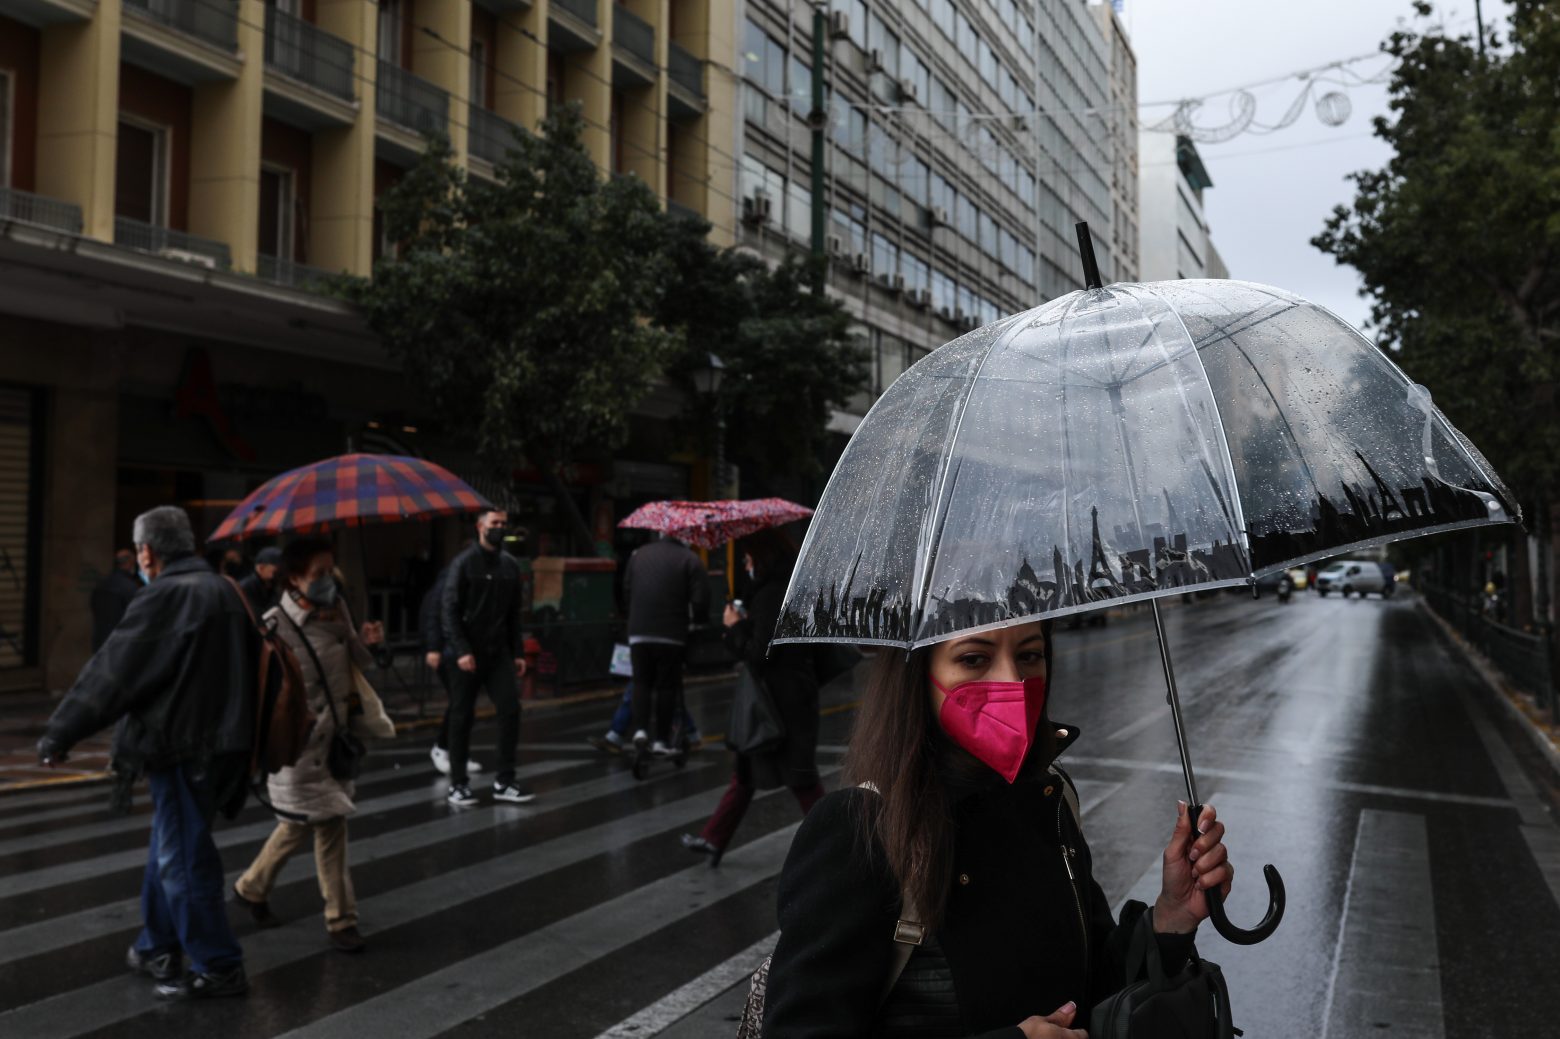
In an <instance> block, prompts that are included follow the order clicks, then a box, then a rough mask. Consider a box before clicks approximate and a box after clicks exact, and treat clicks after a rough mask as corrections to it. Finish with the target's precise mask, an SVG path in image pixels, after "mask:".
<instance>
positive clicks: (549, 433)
mask: <svg viewBox="0 0 1560 1039" xmlns="http://www.w3.org/2000/svg"><path fill="white" fill-rule="evenodd" d="M582 125H583V122H582V119H581V117H580V115H579V112H578V109H577V108H576V107H574V106H559V107H558V108H556V109H555V110H554V112H553V114H552V115H551V116H549V118H548V119H547V121H546V122H545V123H544V124H543V126H542V132H541V133H540V134H538V135H531V134H519V135H517V136H516V138H515V140H514V142H513V144H512V146H511V148H510V150H509V153H508V156H507V157H506V158H505V160H504V161H503V162H501V163H500V164H499V165H498V168H497V181H496V183H487V182H484V181H481V180H477V179H471V178H468V177H467V176H466V174H465V173H464V172H463V171H462V170H460V169H459V168H458V167H456V166H455V165H454V164H453V163H452V161H451V153H450V148H449V145H448V143H447V142H445V141H440V140H435V141H432V142H431V143H430V146H429V148H428V150H427V152H426V154H425V155H424V156H423V158H422V160H421V161H420V162H419V163H418V164H417V166H416V167H415V168H413V169H412V170H411V171H409V172H408V174H407V175H406V176H405V178H403V179H402V180H401V182H400V183H399V184H397V185H396V187H395V188H394V190H392V191H391V192H389V193H388V195H387V197H386V198H385V199H384V202H383V203H382V205H383V211H384V219H385V227H386V231H387V232H388V237H389V238H390V240H391V241H393V242H395V243H396V249H395V250H394V253H393V255H390V256H386V257H385V258H384V259H382V260H381V261H380V262H378V263H377V264H375V266H374V272H373V278H372V280H369V281H364V282H357V283H354V284H353V285H352V286H351V287H350V288H349V289H348V293H349V295H350V296H351V298H352V299H353V300H354V301H355V302H357V303H358V304H359V305H361V306H362V307H363V308H364V310H365V312H366V313H367V315H368V320H369V323H370V324H371V326H372V327H373V329H374V331H375V332H376V333H377V334H378V335H379V336H380V338H381V340H382V341H383V343H384V344H385V347H386V349H387V350H388V351H389V352H390V353H391V355H392V356H394V357H396V358H398V359H399V360H400V361H401V363H402V365H403V366H404V368H405V371H406V374H407V376H408V378H409V379H410V380H411V382H412V383H413V385H416V386H418V387H420V388H421V389H422V391H423V392H424V393H425V394H426V397H427V399H428V400H429V402H430V403H431V404H432V405H433V406H434V407H435V408H436V409H437V411H438V413H439V414H440V415H441V416H442V418H443V420H444V421H445V422H446V423H447V425H448V427H449V428H450V430H451V431H452V432H454V433H455V434H456V435H457V436H461V437H464V438H466V439H468V440H470V441H471V442H472V443H473V444H474V445H475V447H476V450H477V454H478V457H479V459H480V460H481V462H482V464H483V466H484V467H485V468H486V469H488V470H489V471H490V472H491V473H492V474H493V475H495V476H496V477H499V478H500V479H503V480H504V481H506V482H507V480H508V478H509V474H510V473H511V472H512V471H513V470H514V468H515V467H516V465H517V464H518V463H519V462H520V461H521V459H524V460H526V461H528V462H530V463H531V464H532V465H534V466H536V467H537V468H538V469H539V470H541V471H542V472H543V473H544V474H545V475H546V478H547V479H548V481H549V483H550V484H551V485H552V488H553V490H554V492H555V494H556V495H557V497H558V500H559V503H560V506H561V507H562V508H564V509H565V510H566V512H567V515H568V518H569V520H570V522H571V525H572V526H573V528H574V532H575V538H576V539H577V540H578V542H579V543H580V544H582V545H590V544H591V543H592V538H591V533H590V528H589V526H588V525H587V524H586V522H585V520H584V518H583V517H582V516H581V515H580V513H579V511H578V509H577V507H576V506H575V503H574V500H573V498H572V497H571V496H570V495H569V494H568V492H567V490H566V489H565V487H564V482H563V478H562V476H561V473H560V469H561V467H562V466H563V465H565V464H566V463H568V462H570V461H571V460H574V459H576V458H577V457H579V455H580V454H581V452H582V451H584V450H586V449H602V448H611V447H613V446H615V445H617V444H619V443H621V442H622V440H623V438H624V437H625V435H626V432H627V423H628V415H629V411H630V409H631V408H632V407H633V406H634V404H635V403H636V402H637V401H639V399H640V398H641V397H643V396H644V394H645V393H646V392H647V391H648V390H649V389H650V388H651V386H652V385H653V384H654V382H655V380H656V379H657V378H658V377H659V376H660V373H661V371H662V366H663V363H664V361H665V360H666V359H667V358H668V357H669V356H670V355H671V354H672V351H673V348H674V346H675V343H676V338H675V336H673V335H672V334H671V333H669V332H667V331H666V330H664V329H662V328H660V327H657V326H655V325H653V324H651V323H649V322H647V321H645V320H642V319H641V316H642V315H647V314H651V313H653V312H654V311H655V309H656V306H657V303H658V301H659V299H660V296H661V294H662V292H663V290H664V283H665V281H666V279H667V278H668V276H669V274H670V272H671V268H670V266H669V264H668V261H667V257H666V251H665V245H666V241H665V234H666V220H665V218H664V217H663V215H662V214H661V212H660V208H659V206H658V204H657V202H656V199H655V197H654V195H653V194H652V193H651V192H650V191H649V189H648V188H646V187H645V185H644V184H643V183H641V182H640V181H638V180H636V179H633V178H612V179H606V180H604V179H603V178H602V177H601V176H600V175H599V173H598V172H597V170H596V167H595V165H594V164H593V163H592V162H591V159H590V156H589V155H588V154H587V153H586V151H585V149H584V147H583V146H582V145H581V143H580V131H581V127H582Z"/></svg>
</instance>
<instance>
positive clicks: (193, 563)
mask: <svg viewBox="0 0 1560 1039" xmlns="http://www.w3.org/2000/svg"><path fill="white" fill-rule="evenodd" d="M211 572H212V570H211V567H209V566H207V565H206V561H205V560H204V559H202V558H201V557H200V556H193V555H192V556H180V557H179V558H178V559H175V560H174V561H173V562H171V563H164V564H163V568H162V569H161V570H160V571H158V573H157V577H158V579H159V580H161V579H162V578H164V577H177V576H178V575H179V574H195V573H208V574H209V573H211Z"/></svg>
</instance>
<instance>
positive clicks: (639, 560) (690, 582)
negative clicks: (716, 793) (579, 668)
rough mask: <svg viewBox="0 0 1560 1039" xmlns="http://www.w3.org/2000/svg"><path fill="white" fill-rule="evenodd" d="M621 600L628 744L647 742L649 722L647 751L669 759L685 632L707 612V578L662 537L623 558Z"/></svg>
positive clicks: (688, 552)
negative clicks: (629, 673) (629, 691)
mask: <svg viewBox="0 0 1560 1039" xmlns="http://www.w3.org/2000/svg"><path fill="white" fill-rule="evenodd" d="M623 598H624V600H625V601H626V602H627V604H628V652H629V659H630V661H631V662H632V664H633V668H634V677H633V684H634V729H635V732H634V746H635V747H636V748H639V747H643V746H644V745H645V744H647V743H650V739H651V735H650V734H651V728H652V724H653V726H654V733H655V742H654V743H651V744H650V752H651V753H652V754H654V755H656V756H657V757H669V756H670V755H671V754H672V753H673V750H672V746H671V738H672V720H673V718H674V716H675V715H676V712H677V707H678V704H679V703H681V701H682V681H683V662H684V660H685V659H686V658H687V655H688V628H689V625H690V624H691V623H692V621H693V619H694V618H695V617H697V618H699V619H700V620H702V619H703V618H704V617H705V616H706V614H708V612H709V608H710V583H709V575H708V574H707V573H705V570H704V565H703V564H702V563H700V562H699V557H698V556H696V555H694V554H693V550H692V549H691V548H689V547H688V546H687V545H685V544H683V543H682V542H681V541H678V540H677V539H675V538H672V537H667V536H665V535H662V536H661V537H659V538H658V539H657V540H655V541H652V542H650V543H649V544H648V545H644V546H642V547H640V548H638V549H636V550H635V551H634V554H633V555H631V556H629V557H628V567H627V568H626V569H625V570H624V572H623Z"/></svg>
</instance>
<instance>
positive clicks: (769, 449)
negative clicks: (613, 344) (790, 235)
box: [656, 220, 867, 488]
mask: <svg viewBox="0 0 1560 1039" xmlns="http://www.w3.org/2000/svg"><path fill="white" fill-rule="evenodd" d="M671 224H672V227H671V231H670V236H669V248H668V254H669V257H670V259H671V263H672V266H673V269H674V270H675V271H676V274H675V276H674V277H673V279H672V280H671V282H670V283H669V284H668V286H667V291H666V293H665V295H664V296H663V298H662V300H661V305H660V307H659V309H658V311H657V314H656V320H657V322H658V323H660V324H662V325H663V326H665V327H667V328H669V329H673V330H675V331H676V332H677V333H678V337H679V344H680V347H679V350H678V352H677V354H676V355H675V356H674V357H673V358H672V360H671V362H670V363H669V365H668V376H669V378H670V379H671V380H672V382H673V383H675V384H677V385H678V386H680V387H681V388H682V389H683V390H684V394H685V397H686V399H687V400H688V401H689V408H688V410H687V413H686V414H685V416H684V418H685V425H686V426H687V427H688V428H687V429H686V430H685V432H686V433H687V435H688V436H689V437H690V439H693V440H696V441H704V440H706V438H707V437H708V435H709V434H708V432H707V431H709V430H711V429H713V427H714V424H715V415H714V414H713V413H712V412H713V411H714V410H715V409H719V410H720V413H721V415H722V416H723V417H724V419H725V422H726V457H727V458H728V460H731V461H735V462H736V463H737V464H739V465H740V466H741V467H742V473H743V482H744V484H745V485H746V486H748V487H753V486H759V487H764V488H772V487H773V486H774V483H775V481H776V480H784V479H788V478H789V479H808V478H812V477H816V476H818V475H819V474H820V472H821V470H822V462H823V460H824V459H826V458H827V457H828V456H829V453H830V451H829V447H830V445H829V437H830V434H829V433H828V430H827V427H828V422H829V417H830V414H831V413H832V412H833V411H835V410H836V409H840V408H843V407H844V406H845V405H846V404H847V403H848V402H849V401H850V399H851V398H852V397H854V396H856V395H857V394H859V393H861V392H862V391H863V390H864V389H866V387H867V363H866V362H867V354H866V350H865V348H864V347H863V345H862V344H861V343H860V341H859V337H857V336H855V335H854V334H853V333H852V332H851V319H850V315H849V313H848V312H846V310H845V308H844V307H843V306H841V304H840V303H839V302H838V301H837V300H835V299H832V298H830V297H829V296H828V295H827V294H820V293H817V292H815V291H814V289H813V286H814V285H815V284H816V283H817V282H818V281H820V280H821V279H818V278H817V275H818V273H819V272H818V270H817V268H816V267H815V266H814V264H815V263H818V262H820V261H816V260H811V259H799V258H791V259H788V260H786V261H784V262H782V263H780V264H779V265H777V266H774V267H771V266H769V265H768V264H766V263H765V262H764V261H763V260H762V259H760V258H759V257H758V256H757V255H755V254H754V253H752V252H750V251H746V250H741V249H737V248H727V249H717V248H715V247H714V246H712V245H711V244H710V243H709V241H708V240H707V239H706V237H705V232H706V231H707V229H708V227H707V225H704V224H702V223H700V222H699V221H691V220H674V221H672V222H671ZM712 353H713V354H715V355H716V356H717V357H719V358H720V360H721V362H722V363H723V364H724V365H725V377H724V379H723V380H722V383H721V389H720V393H719V395H718V399H717V400H715V401H705V400H701V399H700V398H699V397H698V395H697V394H696V393H694V392H693V374H694V373H695V372H696V371H697V370H698V369H700V368H702V367H703V366H705V365H706V364H707V363H708V357H709V355H710V354H712Z"/></svg>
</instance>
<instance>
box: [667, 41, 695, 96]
mask: <svg viewBox="0 0 1560 1039" xmlns="http://www.w3.org/2000/svg"><path fill="white" fill-rule="evenodd" d="M666 73H667V75H668V76H670V77H671V80H672V82H673V83H676V84H677V85H678V86H680V87H682V88H683V89H684V90H687V91H689V92H691V93H693V94H696V95H698V97H700V98H701V99H702V98H703V97H704V62H702V61H700V60H699V59H698V58H696V57H694V56H693V55H692V54H691V53H689V51H687V50H686V49H685V48H683V47H679V46H678V45H677V44H675V43H673V44H670V45H668V46H667V48H666Z"/></svg>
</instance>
